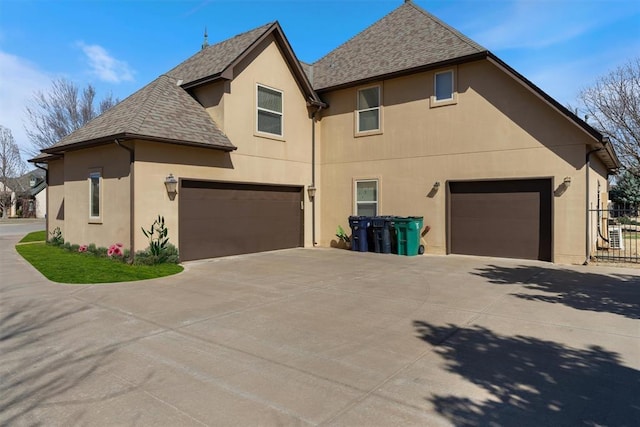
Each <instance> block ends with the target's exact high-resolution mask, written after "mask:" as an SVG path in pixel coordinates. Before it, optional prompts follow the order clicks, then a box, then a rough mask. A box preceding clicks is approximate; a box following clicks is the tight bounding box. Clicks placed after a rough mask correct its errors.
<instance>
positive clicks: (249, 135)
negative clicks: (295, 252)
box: [134, 39, 312, 249]
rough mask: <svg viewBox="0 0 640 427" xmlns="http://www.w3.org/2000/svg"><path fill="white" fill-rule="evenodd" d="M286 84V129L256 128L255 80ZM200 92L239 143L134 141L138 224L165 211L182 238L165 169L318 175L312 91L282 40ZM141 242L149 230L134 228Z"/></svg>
mask: <svg viewBox="0 0 640 427" xmlns="http://www.w3.org/2000/svg"><path fill="white" fill-rule="evenodd" d="M258 83H260V84H263V85H266V86H269V87H272V88H275V89H278V90H280V91H282V92H283V94H284V95H283V99H284V131H283V134H284V136H283V137H282V138H273V137H267V136H265V135H259V134H258V133H257V132H256V131H255V129H256V123H255V120H256V104H255V102H256V84H258ZM194 95H195V96H196V98H197V99H198V100H199V101H200V102H201V103H202V104H203V105H204V106H205V107H206V108H207V111H208V112H209V113H210V114H211V116H212V118H214V120H216V122H217V123H218V125H219V127H220V128H221V129H223V130H224V132H225V133H226V135H227V136H228V137H229V139H230V140H231V142H232V143H233V144H234V145H235V146H236V147H238V149H237V150H236V151H233V152H231V153H224V152H221V151H218V150H210V149H202V148H194V147H185V146H178V145H170V144H161V143H153V142H147V141H137V142H136V143H135V153H136V162H135V172H134V174H135V180H134V181H135V190H134V191H135V226H134V230H136V231H137V230H140V227H147V228H148V227H149V226H150V225H151V223H152V222H153V220H154V219H155V218H156V217H157V216H158V215H163V216H164V217H165V222H166V225H167V227H168V229H169V237H170V241H171V242H172V243H174V244H175V245H176V246H177V245H178V241H179V230H178V206H179V199H180V193H179V192H178V194H177V196H176V198H175V200H173V201H171V200H169V197H168V195H167V193H166V189H165V186H164V180H165V177H166V176H167V175H168V174H169V173H172V174H173V175H174V176H175V177H176V178H178V179H203V180H213V181H229V182H247V183H262V184H275V185H287V186H304V187H305V188H306V186H307V185H309V184H310V183H311V120H310V118H309V113H308V110H307V107H306V99H305V96H304V93H303V92H302V91H301V89H300V87H299V86H298V84H297V82H296V80H295V79H294V77H293V76H292V74H291V72H290V70H289V68H288V65H287V63H286V61H285V60H284V58H283V56H282V54H281V52H280V50H279V48H278V46H277V45H276V43H275V42H274V41H273V40H272V39H268V40H266V41H265V42H264V43H263V44H262V45H261V46H260V47H259V48H258V49H256V51H255V52H254V54H253V55H251V57H250V58H247V59H246V60H245V61H243V62H242V63H241V64H239V65H238V66H237V67H236V69H235V70H234V79H233V80H232V81H231V82H223V83H216V84H210V85H207V86H205V87H202V88H200V89H198V90H196V91H195V93H194ZM304 199H305V203H304V205H305V206H304V207H305V212H304V223H305V226H304V232H305V246H311V245H312V242H311V209H310V203H309V200H308V196H307V193H306V191H305V194H304ZM134 238H135V247H136V248H137V249H142V248H144V247H146V246H147V244H148V242H147V239H146V238H145V237H144V236H143V235H142V233H137V232H135V233H134Z"/></svg>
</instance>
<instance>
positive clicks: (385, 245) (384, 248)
mask: <svg viewBox="0 0 640 427" xmlns="http://www.w3.org/2000/svg"><path fill="white" fill-rule="evenodd" d="M392 224H393V217H391V216H376V217H373V218H371V228H372V229H373V243H374V245H373V250H374V252H377V253H382V254H390V253H391V229H392V226H393V225H392Z"/></svg>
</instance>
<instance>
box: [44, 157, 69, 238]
mask: <svg viewBox="0 0 640 427" xmlns="http://www.w3.org/2000/svg"><path fill="white" fill-rule="evenodd" d="M47 167H48V172H47V173H48V182H47V189H46V192H47V238H49V237H51V235H50V234H49V233H51V232H53V230H55V229H56V227H60V230H62V232H63V234H64V230H65V227H64V161H63V160H53V161H50V162H49V163H48V165H47Z"/></svg>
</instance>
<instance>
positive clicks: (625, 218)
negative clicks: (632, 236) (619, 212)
mask: <svg viewBox="0 0 640 427" xmlns="http://www.w3.org/2000/svg"><path fill="white" fill-rule="evenodd" d="M618 222H620V224H624V225H640V222H638V221H637V220H636V219H632V218H630V217H628V216H622V217H620V218H618Z"/></svg>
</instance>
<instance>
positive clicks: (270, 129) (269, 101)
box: [256, 85, 283, 136]
mask: <svg viewBox="0 0 640 427" xmlns="http://www.w3.org/2000/svg"><path fill="white" fill-rule="evenodd" d="M257 96H258V102H257V105H258V108H257V110H258V111H257V125H256V127H257V129H258V132H262V133H270V134H272V135H277V136H282V119H283V113H282V111H283V108H282V92H280V91H279V90H275V89H271V88H268V87H266V86H261V85H258V95H257Z"/></svg>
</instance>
